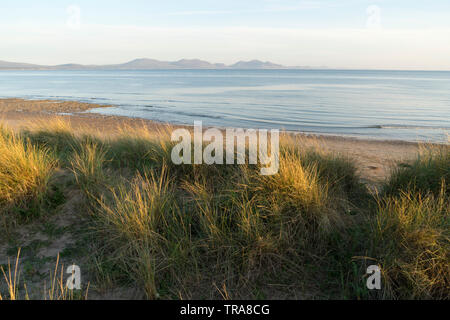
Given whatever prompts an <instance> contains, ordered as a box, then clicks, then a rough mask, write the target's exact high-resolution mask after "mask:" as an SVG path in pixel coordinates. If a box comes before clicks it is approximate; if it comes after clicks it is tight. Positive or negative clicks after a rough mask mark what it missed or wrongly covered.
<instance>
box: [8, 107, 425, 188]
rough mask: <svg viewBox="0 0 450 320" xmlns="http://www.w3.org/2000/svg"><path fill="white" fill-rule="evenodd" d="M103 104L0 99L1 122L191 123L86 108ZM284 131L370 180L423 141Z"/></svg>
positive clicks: (103, 128)
mask: <svg viewBox="0 0 450 320" xmlns="http://www.w3.org/2000/svg"><path fill="white" fill-rule="evenodd" d="M106 107H111V105H102V104H92V103H85V102H77V101H61V100H26V99H17V98H10V99H0V122H1V123H5V124H6V125H8V126H10V127H12V128H13V129H18V130H20V129H26V128H27V127H29V126H30V123H36V122H39V121H48V120H50V119H55V118H63V119H65V120H68V121H69V122H70V124H71V126H72V127H73V129H74V130H83V129H88V130H94V131H99V132H101V133H102V134H109V135H114V133H117V132H118V129H119V128H121V127H122V128H123V127H127V126H129V127H133V128H139V127H146V128H148V129H150V130H157V129H158V128H163V127H166V126H167V125H170V126H171V127H174V128H191V127H192V125H177V124H170V123H162V122H157V121H154V120H149V119H142V118H131V117H123V116H112V115H102V114H98V113H88V112H86V111H88V110H90V109H94V108H106ZM207 127H208V126H205V127H204V128H207ZM222 129H223V128H222ZM285 133H286V134H290V135H292V136H294V137H296V138H299V140H301V143H304V144H305V145H313V144H314V145H318V146H319V147H320V150H323V151H325V152H332V153H337V154H341V155H343V156H346V157H351V158H353V159H354V160H355V162H356V164H357V166H358V171H359V173H360V174H361V177H362V179H363V181H365V182H368V183H371V184H372V183H375V184H378V183H380V182H382V181H383V180H384V179H385V178H386V177H387V176H388V175H389V173H390V171H391V169H392V168H393V167H394V166H395V164H396V163H400V162H406V161H410V160H413V159H415V158H416V157H417V154H418V153H419V150H420V146H421V145H424V143H421V142H410V141H403V140H376V139H360V138H355V137H344V136H335V135H320V134H309V133H301V132H289V131H286V132H285Z"/></svg>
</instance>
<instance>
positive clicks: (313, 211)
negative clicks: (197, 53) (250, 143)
mask: <svg viewBox="0 0 450 320" xmlns="http://www.w3.org/2000/svg"><path fill="white" fill-rule="evenodd" d="M108 107H110V106H109V105H102V104H91V103H85V102H76V101H61V100H23V99H3V100H0V229H1V230H2V233H1V234H0V267H2V266H3V267H4V268H6V270H9V271H6V272H11V270H12V269H14V267H13V266H12V265H11V264H10V263H9V262H10V261H14V260H15V261H17V264H18V265H20V266H22V267H18V269H17V270H19V271H18V272H21V274H23V278H21V279H20V280H21V283H25V284H26V287H23V288H24V289H23V290H22V289H20V290H18V293H17V295H16V293H14V292H13V291H11V290H13V289H11V288H14V287H13V286H9V287H8V285H6V286H5V284H4V283H2V282H0V298H1V297H2V296H7V295H6V293H5V292H8V291H9V296H8V297H13V298H14V299H16V298H19V299H21V298H23V297H27V296H28V297H30V298H31V299H40V298H42V297H45V298H46V299H53V300H67V299H74V298H75V299H90V300H92V299H183V300H184V299H222V298H223V297H225V296H226V297H230V298H232V299H256V298H261V297H263V298H264V297H267V298H270V299H321V298H322V299H328V298H330V297H331V298H339V299H342V298H344V297H354V298H355V299H356V298H358V299H360V298H367V299H369V298H373V297H374V298H378V292H365V291H361V288H364V283H363V282H361V276H360V275H363V274H365V272H366V270H367V267H368V266H369V265H371V264H373V262H372V261H374V260H376V261H380V262H379V263H380V264H381V265H383V266H384V268H385V270H387V272H389V279H393V280H385V281H391V282H392V283H402V286H403V287H408V288H411V286H410V282H408V281H409V280H405V279H410V278H411V279H413V280H412V281H413V283H414V289H413V292H412V293H411V292H410V291H409V290H404V291H400V290H396V289H390V288H392V287H391V286H386V287H387V288H388V289H386V290H385V291H384V293H383V294H386V297H387V298H396V297H399V294H401V296H400V297H403V296H405V297H410V296H411V297H436V298H447V297H448V290H447V289H446V287H447V283H448V279H447V278H448V277H447V274H448V273H446V272H445V270H447V269H448V257H447V256H448V252H449V251H448V249H447V248H448V239H447V238H446V237H445V232H447V231H448V226H447V224H448V222H447V221H448V218H447V217H448V213H449V212H450V211H449V207H448V206H449V203H450V202H449V201H448V195H447V194H448V190H450V189H449V186H448V183H447V181H448V178H447V177H448V175H449V174H450V172H449V163H450V161H449V160H450V153H449V149H448V147H447V146H444V145H440V146H438V145H424V144H419V143H412V142H407V141H381V140H368V139H357V138H348V137H339V136H331V135H311V134H302V133H299V132H297V133H293V132H283V131H282V132H281V134H280V140H279V143H280V144H279V146H280V149H279V151H280V152H279V158H278V159H279V162H278V164H277V169H278V172H277V173H276V174H273V175H270V174H269V175H264V174H262V171H261V170H260V169H262V167H264V166H261V167H258V165H256V166H254V165H250V164H239V165H238V164H230V165H226V166H225V165H221V164H219V163H217V164H213V165H208V164H206V163H204V164H195V165H191V164H189V163H187V164H177V163H176V162H175V161H174V160H173V159H174V158H173V153H172V151H173V150H174V148H175V147H176V144H177V143H178V142H175V141H171V135H172V132H173V130H174V129H178V128H185V129H188V130H194V133H195V131H196V130H195V128H194V129H193V128H192V126H189V125H184V126H182V125H176V124H173V123H172V124H171V123H162V122H157V121H152V120H148V119H140V118H130V117H123V116H112V115H106V114H98V113H97V111H99V110H107V108H108ZM207 128H209V127H208V125H204V126H203V129H204V130H206V129H207ZM219 129H220V130H224V129H225V128H224V127H219ZM222 133H223V132H222ZM215 139H216V138H215ZM272 142H273V141H272ZM195 144H196V143H194V145H195ZM271 145H272V143H271ZM189 146H190V144H189ZM187 152H189V151H187ZM215 152H217V151H215ZM184 155H185V150H183V156H182V158H183V160H184ZM419 155H420V157H419ZM205 162H206V161H205ZM272 165H273V162H271V164H270V166H272ZM278 165H279V166H278ZM399 168H401V169H399ZM393 245H394V246H395V247H394V248H393V247H392V246H393ZM405 247H406V249H405ZM430 248H431V249H432V250H433V251H431V249H430ZM424 250H428V251H427V252H433V253H432V254H430V255H429V256H425V258H424V256H423V254H421V252H423V251H424ZM386 252H387V253H388V255H387V256H386ZM405 252H408V254H407V255H406V256H405ZM366 257H367V258H366ZM392 261H394V262H392ZM431 261H432V263H434V264H435V266H436V267H435V270H434V271H433V275H432V276H429V274H428V273H427V272H425V270H428V266H429V265H430V263H431ZM398 263H401V267H400V268H397V266H398ZM73 264H75V265H76V266H78V267H79V270H81V272H82V281H83V282H82V283H81V284H80V287H79V288H80V289H79V290H78V291H76V292H77V293H76V294H77V296H75V297H74V296H71V295H73V294H74V292H75V291H69V293H68V292H67V290H64V287H62V286H61V287H59V289H58V290H56V291H55V290H49V291H48V292H47V291H46V292H44V295H42V288H44V289H45V284H46V283H47V282H46V281H48V279H47V278H48V275H49V274H56V273H59V272H60V271H58V270H61V274H63V270H65V269H64V266H68V265H73ZM330 268H336V269H335V272H330ZM355 270H356V271H355ZM398 270H400V271H398ZM403 270H408V271H407V272H408V276H406V277H405V275H404V274H403V272H404V271H403ZM355 272H356V273H357V274H358V275H357V276H356V277H354V278H352V277H353V276H354V274H355ZM342 277H346V278H347V279H348V281H349V283H350V285H348V286H346V287H345V288H344V289H342V287H341V285H342V284H341V280H342ZM50 281H53V283H54V282H55V281H56V280H55V279H54V278H52V279H50ZM57 281H60V282H61V283H62V280H57ZM7 284H8V281H7ZM8 288H9V289H8ZM324 288H326V289H324ZM328 288H331V289H330V290H329V289H328ZM354 288H356V289H354ZM361 292H363V293H361ZM402 292H405V293H402ZM386 297H384V296H383V297H382V298H383V299H384V298H386Z"/></svg>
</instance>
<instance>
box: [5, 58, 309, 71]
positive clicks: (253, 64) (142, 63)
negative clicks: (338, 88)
mask: <svg viewBox="0 0 450 320" xmlns="http://www.w3.org/2000/svg"><path fill="white" fill-rule="evenodd" d="M158 69H159V70H161V69H311V67H286V66H282V65H280V64H275V63H272V62H263V61H259V60H252V61H239V62H237V63H235V64H232V65H225V64H223V63H210V62H208V61H203V60H198V59H182V60H179V61H172V62H171V61H159V60H155V59H135V60H132V61H129V62H126V63H122V64H109V65H82V64H60V65H56V66H45V65H37V64H29V63H18V62H7V61H1V60H0V70H158Z"/></svg>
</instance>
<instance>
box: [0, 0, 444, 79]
mask: <svg viewBox="0 0 450 320" xmlns="http://www.w3.org/2000/svg"><path fill="white" fill-rule="evenodd" d="M144 57H145V58H153V59H158V60H165V61H174V60H179V59H182V58H187V59H192V58H198V59H203V60H207V61H210V62H215V63H217V62H221V63H227V64H231V63H234V62H236V61H239V60H251V59H259V60H263V61H272V62H275V63H280V64H284V65H290V66H312V67H319V66H327V67H330V68H351V69H416V70H417V69H420V70H450V1H449V0H431V1H430V0H409V1H406V0H372V1H366V0H333V1H332V0H317V1H316V0H227V1H217V0H215V1H212V0H189V1H174V0H164V1H161V0H158V1H156V0H128V1H123V0H121V1H119V0H109V1H106V0H96V1H93V0H90V1H87V0H72V1H66V0H59V1H55V0H41V1H37V0H13V1H12V0H1V2H0V60H5V61H15V62H28V63H37V64H61V63H83V64H109V63H122V62H126V61H129V60H132V59H135V58H144Z"/></svg>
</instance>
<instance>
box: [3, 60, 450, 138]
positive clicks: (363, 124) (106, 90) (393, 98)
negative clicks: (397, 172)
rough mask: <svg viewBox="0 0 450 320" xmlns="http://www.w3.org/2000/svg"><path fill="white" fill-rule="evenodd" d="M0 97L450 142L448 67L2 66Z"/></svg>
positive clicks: (207, 122)
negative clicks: (25, 68) (32, 68)
mask: <svg viewBox="0 0 450 320" xmlns="http://www.w3.org/2000/svg"><path fill="white" fill-rule="evenodd" d="M0 97H2V98H11V97H17V98H24V99H55V100H76V101H82V102H91V103H96V104H108V105H111V107H110V108H100V109H92V110H89V111H88V112H94V113H100V114H104V115H118V116H125V117H133V118H144V119H151V120H156V121H160V122H167V123H172V124H186V125H193V124H194V121H202V122H203V125H204V126H217V127H221V128H223V127H235V128H254V129H258V128H264V129H281V130H286V131H291V132H302V133H309V134H317V135H333V136H346V137H355V138H360V139H378V140H404V141H425V142H438V143H448V142H449V135H450V72H449V71H370V70H328V69H322V70H145V71H144V70H102V71H97V70H89V71H84V70H83V71H0Z"/></svg>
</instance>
